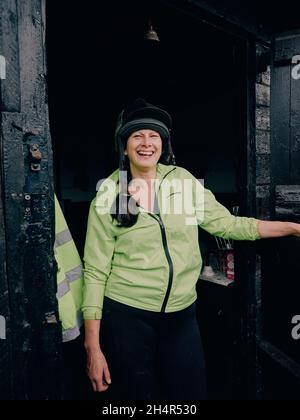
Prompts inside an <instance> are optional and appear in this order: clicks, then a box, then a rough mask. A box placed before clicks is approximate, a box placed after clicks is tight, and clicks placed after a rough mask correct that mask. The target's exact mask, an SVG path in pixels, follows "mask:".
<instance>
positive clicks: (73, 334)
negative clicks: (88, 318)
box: [62, 312, 83, 343]
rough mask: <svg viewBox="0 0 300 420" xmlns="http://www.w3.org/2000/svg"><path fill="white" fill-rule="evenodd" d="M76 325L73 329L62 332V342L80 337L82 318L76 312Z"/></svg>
mask: <svg viewBox="0 0 300 420" xmlns="http://www.w3.org/2000/svg"><path fill="white" fill-rule="evenodd" d="M76 318H77V325H76V326H75V327H74V328H69V329H67V330H63V332H62V340H63V342H64V343H65V342H67V341H71V340H75V338H77V337H78V336H79V335H80V328H81V326H82V324H83V316H82V312H77V316H76Z"/></svg>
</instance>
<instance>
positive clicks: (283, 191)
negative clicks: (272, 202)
mask: <svg viewBox="0 0 300 420" xmlns="http://www.w3.org/2000/svg"><path fill="white" fill-rule="evenodd" d="M276 217H277V218H278V219H280V220H289V221H293V220H294V221H297V222H300V185H277V186H276Z"/></svg>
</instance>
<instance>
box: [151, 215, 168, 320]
mask: <svg viewBox="0 0 300 420" xmlns="http://www.w3.org/2000/svg"><path fill="white" fill-rule="evenodd" d="M149 215H150V216H151V217H152V218H153V219H155V220H156V221H157V223H158V224H159V227H160V231H161V236H162V242H163V247H164V251H165V254H166V258H167V261H168V264H169V281H168V287H167V291H166V295H165V298H164V301H163V304H162V307H161V310H160V311H161V312H165V310H166V306H167V303H168V299H169V296H170V293H171V288H172V283H173V273H174V267H173V261H172V258H171V255H170V251H169V248H168V241H167V235H166V229H165V225H164V224H163V221H162V219H161V216H160V214H158V215H157V216H158V218H157V217H155V216H154V215H153V214H151V213H149Z"/></svg>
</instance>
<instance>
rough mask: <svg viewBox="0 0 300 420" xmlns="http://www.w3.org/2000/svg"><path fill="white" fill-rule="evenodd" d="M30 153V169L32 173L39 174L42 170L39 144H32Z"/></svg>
mask: <svg viewBox="0 0 300 420" xmlns="http://www.w3.org/2000/svg"><path fill="white" fill-rule="evenodd" d="M29 153H30V169H31V171H32V172H39V171H40V170H41V160H42V152H41V151H40V149H39V146H38V144H31V145H30V146H29Z"/></svg>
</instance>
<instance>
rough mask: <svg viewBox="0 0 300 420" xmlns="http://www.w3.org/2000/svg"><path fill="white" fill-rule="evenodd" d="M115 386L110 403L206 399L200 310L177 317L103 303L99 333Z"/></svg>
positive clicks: (108, 395) (109, 301) (106, 300)
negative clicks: (198, 315) (198, 318)
mask: <svg viewBox="0 0 300 420" xmlns="http://www.w3.org/2000/svg"><path fill="white" fill-rule="evenodd" d="M100 342H101V349H102V351H103V353H104V355H105V357H106V360H107V363H108V367H109V370H110V373H111V380H112V383H111V385H110V386H109V389H108V390H107V391H105V392H103V393H102V394H101V398H103V399H105V400H107V399H111V400H169V401H170V400H195V401H197V400H205V399H206V374H205V365H204V356H203V350H202V343H201V337H200V332H199V327H198V323H197V319H196V305H195V304H193V305H191V306H189V307H188V308H186V309H183V310H181V311H178V312H173V313H160V312H152V311H146V310H143V309H138V308H133V307H131V306H128V305H124V304H122V303H119V302H116V301H115V300H112V299H109V298H107V297H105V298H104V305H103V317H102V321H101V331H100Z"/></svg>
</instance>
